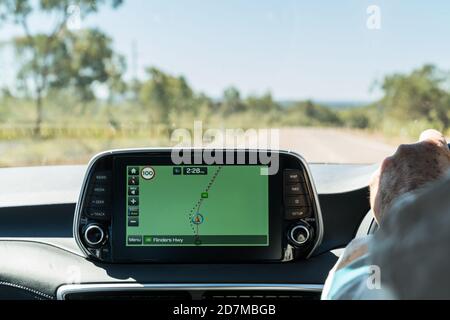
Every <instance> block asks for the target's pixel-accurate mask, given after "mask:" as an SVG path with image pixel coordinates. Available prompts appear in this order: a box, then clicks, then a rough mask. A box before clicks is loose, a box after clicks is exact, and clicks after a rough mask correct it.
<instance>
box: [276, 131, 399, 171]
mask: <svg viewBox="0 0 450 320" xmlns="http://www.w3.org/2000/svg"><path fill="white" fill-rule="evenodd" d="M280 147H281V148H282V149H288V150H293V151H296V152H297V153H299V154H301V155H302V156H304V157H305V158H306V160H307V161H308V162H322V163H324V162H325V163H376V162H381V161H382V160H383V159H384V158H386V157H387V156H390V155H392V154H393V153H394V152H395V150H396V146H393V145H389V144H386V143H384V142H382V141H380V139H377V138H375V137H371V136H369V135H365V134H357V133H353V132H348V131H344V130H339V129H323V128H295V129H282V130H281V131H280Z"/></svg>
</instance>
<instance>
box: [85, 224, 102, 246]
mask: <svg viewBox="0 0 450 320" xmlns="http://www.w3.org/2000/svg"><path fill="white" fill-rule="evenodd" d="M83 236H84V241H85V242H86V244H87V245H88V246H89V247H91V248H97V247H100V246H101V245H102V244H103V243H104V242H105V240H106V233H105V231H103V228H102V227H101V226H99V225H98V224H90V225H88V226H87V227H86V228H85V229H84V233H83Z"/></svg>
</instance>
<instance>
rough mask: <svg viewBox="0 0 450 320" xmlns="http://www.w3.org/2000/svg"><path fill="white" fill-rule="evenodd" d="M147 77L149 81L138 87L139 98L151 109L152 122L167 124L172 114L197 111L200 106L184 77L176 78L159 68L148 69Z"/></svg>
mask: <svg viewBox="0 0 450 320" xmlns="http://www.w3.org/2000/svg"><path fill="white" fill-rule="evenodd" d="M147 75H148V79H147V80H145V81H144V82H142V83H141V84H140V86H139V87H138V88H139V98H140V101H141V103H142V104H143V105H144V106H146V107H148V108H149V110H150V112H151V120H152V121H162V122H164V123H167V122H168V117H169V114H170V113H171V112H172V113H173V112H175V113H177V114H179V113H182V112H186V111H195V110H196V109H197V107H198V106H199V103H198V101H197V98H196V96H195V94H194V91H193V90H192V88H191V87H190V86H189V84H188V82H187V81H186V79H185V78H184V77H182V76H180V77H175V76H172V75H169V74H167V73H164V72H163V71H161V70H159V69H157V68H148V69H147Z"/></svg>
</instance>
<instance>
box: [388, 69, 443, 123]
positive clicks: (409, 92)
mask: <svg viewBox="0 0 450 320" xmlns="http://www.w3.org/2000/svg"><path fill="white" fill-rule="evenodd" d="M448 81H449V74H448V73H447V72H445V71H442V70H440V69H438V68H437V67H436V66H434V65H425V66H423V67H421V68H419V69H416V70H414V71H412V72H411V73H410V74H406V75H405V74H393V75H389V76H387V77H385V78H384V81H383V84H382V89H383V91H384V98H383V100H382V104H383V106H384V112H385V114H386V115H387V116H392V117H394V118H396V119H398V120H401V121H405V120H420V119H426V120H428V121H430V122H432V123H433V124H437V125H439V126H441V128H439V129H441V130H446V129H448V128H449V125H450V95H449V92H448V88H447V85H448Z"/></svg>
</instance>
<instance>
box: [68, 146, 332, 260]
mask: <svg viewBox="0 0 450 320" xmlns="http://www.w3.org/2000/svg"><path fill="white" fill-rule="evenodd" d="M177 150H178V151H177ZM180 150H184V151H185V150H187V151H190V152H193V153H196V152H198V151H201V152H211V150H207V149H206V150H205V149H195V148H188V149H179V148H178V149H173V148H143V149H122V150H110V151H105V152H102V153H100V154H97V155H96V156H94V157H93V158H92V159H91V161H90V162H89V164H88V167H87V171H86V175H85V177H84V180H83V184H82V186H81V192H80V195H79V198H78V201H77V203H76V207H75V215H74V223H73V234H74V238H75V242H76V243H77V244H78V246H79V248H80V250H81V251H82V253H84V255H85V256H86V257H87V258H90V259H93V260H96V261H101V262H105V263H264V262H274V263H279V262H289V261H294V260H298V259H308V258H310V257H311V256H312V255H313V254H314V252H315V251H316V249H317V248H318V247H319V245H320V244H321V242H322V238H323V233H324V230H323V221H322V213H321V208H320V204H319V197H318V194H317V190H316V187H315V184H314V180H313V178H312V174H311V171H310V168H309V166H308V164H307V162H306V160H305V159H304V158H303V157H302V156H300V155H299V154H297V153H295V152H291V151H284V150H254V149H250V150H249V149H216V150H219V151H220V152H224V153H225V154H229V153H230V152H231V153H234V155H235V157H236V156H237V155H238V154H239V155H242V154H245V155H246V159H249V154H252V156H253V157H252V160H254V156H255V154H259V155H261V153H262V154H263V155H264V154H265V155H268V154H270V155H271V156H273V155H275V156H276V159H278V162H279V163H278V165H279V171H278V174H277V175H274V176H271V177H269V217H270V218H269V219H270V220H269V237H270V240H269V241H270V244H269V247H254V246H252V247H236V246H233V247H225V248H221V247H197V248H196V247H143V248H144V249H146V250H142V249H143V248H142V247H134V248H133V247H127V246H126V243H125V240H124V239H125V236H124V235H122V243H117V239H119V240H120V232H123V234H125V233H126V230H125V228H122V231H121V230H118V229H117V227H118V226H119V224H120V221H119V220H117V219H115V217H116V216H117V217H122V218H123V219H125V217H126V215H125V214H124V211H123V210H124V208H122V209H118V208H117V206H116V204H114V205H113V207H114V208H112V209H111V207H110V206H109V205H108V208H109V209H108V210H109V212H110V215H109V214H108V218H107V219H106V220H105V221H103V222H102V221H98V219H97V220H96V221H93V222H92V221H91V220H92V219H91V220H89V218H88V217H86V212H87V211H86V210H87V208H88V206H89V204H90V202H89V201H91V200H92V199H91V198H90V197H92V195H90V190H92V189H93V188H92V187H93V184H94V183H95V181H96V180H97V179H98V177H99V176H98V175H96V174H100V177H102V174H104V173H107V174H108V175H110V177H111V179H108V181H109V186H110V187H111V191H110V194H109V195H108V198H111V199H116V200H115V201H120V200H117V199H120V197H122V198H124V196H123V192H124V191H123V190H120V185H121V184H118V183H117V182H116V179H117V175H116V167H117V165H119V163H118V162H117V161H115V159H121V158H125V159H126V158H127V157H128V158H136V157H156V156H160V157H161V156H164V157H166V158H169V156H170V155H171V154H172V152H173V151H175V152H179V151H180ZM213 152H214V151H213ZM257 159H259V156H258V157H257ZM266 159H267V158H266ZM272 159H273V157H272ZM144 161H145V160H144ZM167 163H168V165H174V164H173V163H172V161H170V160H169V162H167ZM192 163H194V165H195V166H200V165H201V164H198V163H195V162H192ZM202 164H203V165H207V164H204V163H202ZM249 164H250V163H248V162H247V161H246V162H244V163H243V165H249ZM251 164H252V165H253V164H255V165H265V163H260V162H257V163H254V161H251ZM122 165H123V166H126V165H127V163H124V164H122ZM189 165H190V164H189ZM231 165H236V164H231ZM285 169H287V170H290V169H296V170H301V171H302V172H303V173H302V174H303V175H304V179H305V182H306V188H307V190H308V193H309V197H310V199H311V205H312V208H313V212H314V216H313V218H312V220H313V224H314V226H315V229H316V230H315V233H314V241H313V242H312V243H311V244H309V245H308V246H307V247H304V248H301V249H295V248H293V247H292V246H291V244H290V242H289V241H288V239H287V238H288V232H287V229H286V228H288V227H290V226H291V227H292V226H293V225H295V223H296V222H295V221H292V220H290V219H288V218H286V217H285V212H284V210H285V207H284V205H283V198H284V195H283V189H284V187H283V181H282V180H283V175H284V170H285ZM123 171H124V168H122V173H123ZM125 173H126V172H125ZM125 173H123V175H124V176H125ZM122 186H124V184H122ZM118 196H119V197H118ZM100 213H101V212H100ZM94 219H96V218H94ZM97 221H98V222H97ZM306 221H308V222H309V220H308V218H306ZM89 223H94V224H95V223H98V224H99V225H103V226H104V228H105V232H106V241H107V242H106V243H105V244H104V245H102V247H101V248H100V249H98V248H90V247H88V246H86V245H85V243H84V241H83V239H82V237H83V234H82V232H83V231H84V230H85V229H84V228H85V227H86V226H87V224H89ZM117 233H119V235H118V234H117ZM129 249H133V250H129ZM180 250H186V251H185V252H183V251H180ZM142 251H146V252H142Z"/></svg>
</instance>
